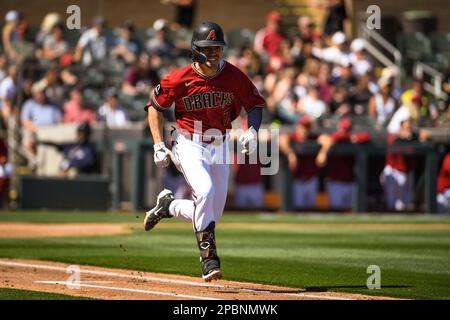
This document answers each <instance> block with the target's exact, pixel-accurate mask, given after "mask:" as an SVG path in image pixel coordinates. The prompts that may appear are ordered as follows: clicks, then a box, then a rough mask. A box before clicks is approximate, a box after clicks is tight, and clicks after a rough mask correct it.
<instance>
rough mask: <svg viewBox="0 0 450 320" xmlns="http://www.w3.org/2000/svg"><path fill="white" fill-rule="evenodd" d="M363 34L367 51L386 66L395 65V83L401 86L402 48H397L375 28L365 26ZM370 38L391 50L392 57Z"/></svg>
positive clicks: (385, 48)
mask: <svg viewBox="0 0 450 320" xmlns="http://www.w3.org/2000/svg"><path fill="white" fill-rule="evenodd" d="M362 36H363V38H364V39H365V40H366V49H367V51H368V52H369V53H370V54H371V55H372V56H373V57H374V58H375V59H377V60H378V61H379V62H381V63H382V64H383V65H384V66H386V67H394V68H395V69H396V74H395V84H396V86H397V87H401V84H402V79H401V72H400V70H401V69H402V54H401V52H400V50H398V49H397V48H395V47H394V46H393V45H392V44H391V43H390V42H389V41H387V40H386V39H385V38H383V37H382V36H381V35H380V34H379V33H378V32H376V31H374V30H370V29H367V28H363V32H362ZM369 40H373V41H374V42H375V43H376V44H377V45H379V46H381V47H382V48H383V49H384V50H386V51H387V52H389V53H390V54H391V55H392V58H388V57H387V56H386V55H385V54H384V53H383V52H381V50H379V49H378V48H377V47H375V46H374V45H373V44H371V43H370V41H369Z"/></svg>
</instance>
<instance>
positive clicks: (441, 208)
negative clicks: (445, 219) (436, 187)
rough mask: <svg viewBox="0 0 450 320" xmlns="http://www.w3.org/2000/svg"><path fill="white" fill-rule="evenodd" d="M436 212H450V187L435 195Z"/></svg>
mask: <svg viewBox="0 0 450 320" xmlns="http://www.w3.org/2000/svg"><path fill="white" fill-rule="evenodd" d="M437 206H438V213H450V189H446V190H445V191H444V192H441V193H438V195H437Z"/></svg>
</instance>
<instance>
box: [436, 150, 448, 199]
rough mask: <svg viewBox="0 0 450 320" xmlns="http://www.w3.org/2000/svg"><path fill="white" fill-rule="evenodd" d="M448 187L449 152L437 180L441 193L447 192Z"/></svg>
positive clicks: (438, 189)
mask: <svg viewBox="0 0 450 320" xmlns="http://www.w3.org/2000/svg"><path fill="white" fill-rule="evenodd" d="M447 189H450V153H447V154H446V155H445V157H444V161H442V166H441V170H440V171H439V176H438V181H437V191H438V192H439V193H440V192H445V190H447Z"/></svg>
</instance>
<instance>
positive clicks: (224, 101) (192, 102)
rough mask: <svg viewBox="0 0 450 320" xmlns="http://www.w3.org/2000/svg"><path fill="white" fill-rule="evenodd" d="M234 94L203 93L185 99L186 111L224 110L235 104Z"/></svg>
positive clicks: (219, 92)
mask: <svg viewBox="0 0 450 320" xmlns="http://www.w3.org/2000/svg"><path fill="white" fill-rule="evenodd" d="M233 99H234V93H233V92H221V91H213V92H203V93H197V94H193V95H191V96H187V97H183V103H184V107H185V109H186V111H192V110H202V109H206V108H224V107H226V106H228V105H230V104H232V103H233Z"/></svg>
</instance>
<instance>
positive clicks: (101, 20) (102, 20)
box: [92, 16, 106, 27]
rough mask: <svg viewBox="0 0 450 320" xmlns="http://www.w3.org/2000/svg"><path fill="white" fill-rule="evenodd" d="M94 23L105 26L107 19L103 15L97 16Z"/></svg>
mask: <svg viewBox="0 0 450 320" xmlns="http://www.w3.org/2000/svg"><path fill="white" fill-rule="evenodd" d="M92 24H93V25H94V26H102V27H104V26H105V25H106V20H105V18H103V17H102V16H96V17H94V19H93V20H92Z"/></svg>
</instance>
